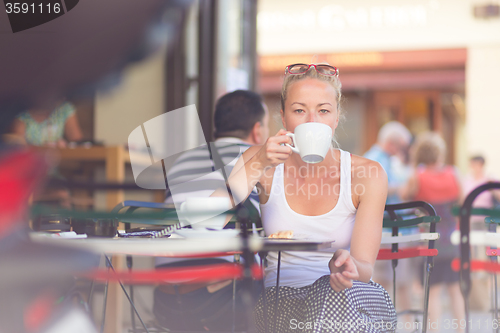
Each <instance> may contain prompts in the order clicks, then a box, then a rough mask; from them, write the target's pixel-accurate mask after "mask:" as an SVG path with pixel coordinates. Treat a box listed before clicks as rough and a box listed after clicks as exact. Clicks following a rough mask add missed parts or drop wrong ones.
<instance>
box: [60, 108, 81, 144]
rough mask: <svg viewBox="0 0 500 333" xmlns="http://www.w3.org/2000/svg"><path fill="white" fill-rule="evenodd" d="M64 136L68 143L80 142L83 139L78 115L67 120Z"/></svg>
mask: <svg viewBox="0 0 500 333" xmlns="http://www.w3.org/2000/svg"><path fill="white" fill-rule="evenodd" d="M64 136H65V137H66V140H68V141H80V140H82V139H83V135H82V130H81V129H80V125H79V124H78V118H77V117H76V113H73V114H72V115H71V116H69V117H68V119H66V123H65V124H64Z"/></svg>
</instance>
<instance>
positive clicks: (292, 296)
mask: <svg viewBox="0 0 500 333" xmlns="http://www.w3.org/2000/svg"><path fill="white" fill-rule="evenodd" d="M340 101H341V83H340V80H339V77H338V70H337V68H335V67H332V66H329V65H323V64H311V65H307V64H294V65H290V66H287V67H286V69H285V78H284V83H283V88H282V92H281V111H280V113H281V121H282V123H283V127H284V128H285V129H284V130H280V131H279V132H278V133H277V134H276V135H275V136H272V137H270V138H269V139H268V140H267V141H266V142H265V144H264V145H262V146H254V147H251V148H249V149H248V150H247V151H246V152H245V153H244V154H243V156H242V158H241V159H240V160H239V161H238V163H237V165H236V166H235V168H234V169H233V172H232V174H231V175H230V177H229V186H230V188H231V191H232V194H233V195H234V197H235V200H236V201H237V202H240V201H242V200H244V199H245V198H246V196H248V194H249V193H250V191H251V190H252V188H253V187H254V186H257V188H258V189H259V193H260V194H259V195H260V207H261V214H262V221H263V225H264V229H265V231H266V234H267V235H273V236H275V237H280V236H281V235H285V234H286V235H288V236H290V235H293V236H292V237H297V238H299V237H306V238H308V239H318V240H325V241H327V240H332V241H333V240H334V243H333V249H332V250H331V251H330V252H293V251H289V252H282V254H281V268H280V287H279V306H278V308H277V311H278V313H274V312H275V304H274V303H273V302H274V301H275V300H276V294H275V293H276V287H275V285H276V278H277V262H278V257H277V253H275V252H270V253H269V254H268V257H267V262H268V264H267V267H266V268H265V285H266V290H265V295H263V296H262V297H261V298H260V300H259V302H258V304H257V309H256V319H257V327H258V329H259V331H264V322H266V321H267V325H268V327H267V330H268V331H269V332H291V331H307V332H331V331H339V332H351V331H352V332H392V331H394V330H395V327H396V314H395V310H394V306H393V304H392V302H391V299H390V297H389V295H388V293H387V292H386V291H385V290H384V289H383V288H382V287H381V286H380V285H379V284H377V283H374V282H373V281H372V280H371V276H372V273H373V265H374V263H375V259H376V257H377V253H378V250H379V245H380V241H381V237H382V219H383V214H384V206H385V201H386V196H387V175H386V174H385V172H384V170H383V168H382V167H381V166H380V164H378V163H377V162H374V161H371V160H368V159H366V158H363V157H360V156H356V155H352V154H350V153H348V152H346V151H343V150H341V149H339V148H334V147H333V145H332V142H333V141H334V140H332V139H330V138H328V135H325V136H324V137H326V138H327V139H326V140H329V142H328V143H327V146H328V148H327V152H326V155H325V156H320V157H318V158H312V159H311V158H309V160H307V159H306V158H305V156H303V158H301V155H300V154H298V153H297V152H293V151H292V148H291V147H290V145H292V144H293V142H294V141H295V143H298V142H299V140H298V139H297V135H298V131H296V129H297V128H298V127H299V126H301V125H302V124H308V123H319V124H323V125H326V126H320V127H328V128H329V129H328V132H329V131H330V130H331V133H332V134H333V135H334V134H335V129H336V128H337V126H338V123H339V118H340V117H341V115H342V111H341V108H340ZM314 132H315V131H312V133H313V134H314ZM290 133H294V134H295V140H292V138H291V137H290V136H291V135H290ZM313 134H310V135H309V137H308V136H307V135H302V136H301V138H300V140H301V141H308V140H313V141H314V140H317V141H318V142H315V143H314V145H320V144H321V140H324V139H321V138H315V137H314V135H313ZM299 146H301V147H298V148H299V150H300V149H304V148H303V147H302V146H304V147H306V146H307V144H299ZM295 148H297V147H295ZM264 299H265V300H266V301H267V304H266V311H265V312H264V311H263V301H264ZM266 316H267V318H265V317H266ZM276 317H277V318H276Z"/></svg>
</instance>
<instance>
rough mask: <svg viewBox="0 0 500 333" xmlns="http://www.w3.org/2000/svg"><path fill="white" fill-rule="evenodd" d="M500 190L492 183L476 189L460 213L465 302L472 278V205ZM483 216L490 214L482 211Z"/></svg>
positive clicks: (461, 281)
mask: <svg viewBox="0 0 500 333" xmlns="http://www.w3.org/2000/svg"><path fill="white" fill-rule="evenodd" d="M493 189H500V182H491V183H486V184H483V185H480V186H478V187H476V188H475V189H474V190H473V191H472V192H470V193H469V195H467V197H466V198H465V200H464V203H463V204H462V207H461V208H460V211H459V218H460V289H461V291H462V295H463V296H464V300H465V301H466V302H467V299H468V297H469V294H470V290H471V278H470V237H469V236H470V217H471V215H472V204H473V203H474V200H475V199H476V198H477V197H478V196H479V195H480V194H481V193H482V192H484V191H489V190H493ZM479 213H481V214H484V213H486V214H487V213H488V211H487V210H481V212H479Z"/></svg>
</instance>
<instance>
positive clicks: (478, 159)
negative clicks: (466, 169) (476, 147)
mask: <svg viewBox="0 0 500 333" xmlns="http://www.w3.org/2000/svg"><path fill="white" fill-rule="evenodd" d="M470 161H471V162H479V163H481V164H482V165H484V163H485V162H486V161H485V160H484V157H483V156H481V155H475V156H472V157H471V158H470Z"/></svg>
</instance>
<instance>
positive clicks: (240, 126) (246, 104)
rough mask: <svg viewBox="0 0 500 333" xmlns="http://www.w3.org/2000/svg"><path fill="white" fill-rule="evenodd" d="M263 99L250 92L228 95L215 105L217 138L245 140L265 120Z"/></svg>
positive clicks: (234, 92)
mask: <svg viewBox="0 0 500 333" xmlns="http://www.w3.org/2000/svg"><path fill="white" fill-rule="evenodd" d="M264 114H265V110H264V106H263V105H262V97H261V96H260V95H259V94H257V93H254V92H253V91H248V90H236V91H233V92H231V93H228V94H226V95H224V96H222V97H221V98H219V100H218V101H217V104H216V105H215V114H214V126H215V133H214V136H215V138H216V139H217V138H222V137H229V136H230V137H236V138H240V139H245V138H247V137H248V135H249V134H250V131H251V130H252V128H253V126H254V125H255V123H257V122H261V121H262V119H263V118H264Z"/></svg>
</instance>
